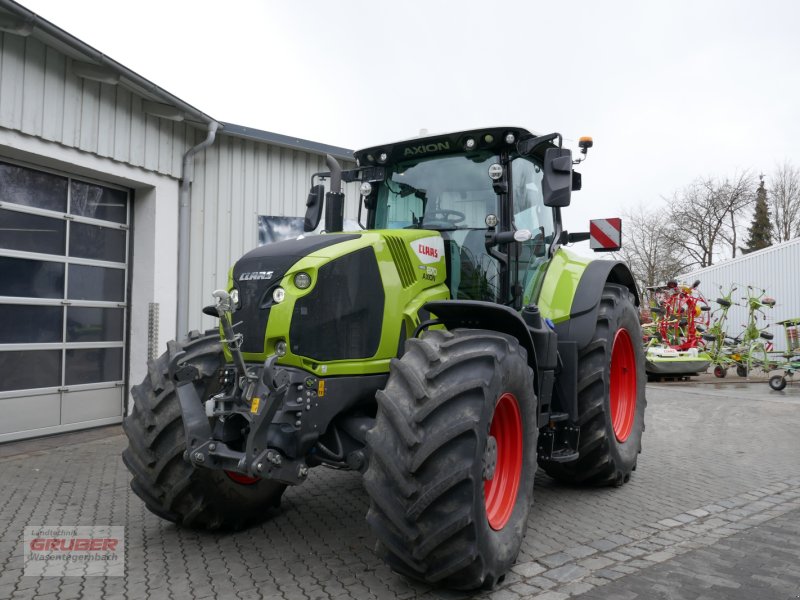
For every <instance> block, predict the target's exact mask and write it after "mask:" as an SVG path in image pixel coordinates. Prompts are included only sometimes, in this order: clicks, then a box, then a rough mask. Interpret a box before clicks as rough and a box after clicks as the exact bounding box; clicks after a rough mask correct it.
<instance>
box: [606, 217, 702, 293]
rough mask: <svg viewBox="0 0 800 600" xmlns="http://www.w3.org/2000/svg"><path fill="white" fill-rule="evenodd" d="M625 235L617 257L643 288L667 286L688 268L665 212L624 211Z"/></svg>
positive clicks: (623, 229)
mask: <svg viewBox="0 0 800 600" xmlns="http://www.w3.org/2000/svg"><path fill="white" fill-rule="evenodd" d="M622 234H623V243H622V248H621V249H620V251H619V252H617V253H616V254H617V256H619V258H621V259H622V260H624V261H626V262H627V263H628V265H630V267H631V270H632V271H633V275H634V277H636V280H637V283H638V284H639V287H640V289H642V290H644V289H646V288H647V287H650V286H654V285H659V284H662V283H665V282H666V281H668V280H669V279H671V278H673V277H675V276H676V275H678V274H679V273H681V272H682V271H684V270H685V269H686V267H687V260H686V258H685V255H684V253H683V252H682V249H681V247H680V246H678V245H677V244H675V242H674V241H673V240H672V239H671V236H670V235H669V232H668V228H667V226H666V223H665V218H664V211H663V210H652V211H651V210H647V209H646V208H645V207H644V206H643V205H641V204H640V205H639V206H637V207H636V208H635V209H632V210H628V211H624V212H623V227H622Z"/></svg>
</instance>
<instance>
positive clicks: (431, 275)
mask: <svg viewBox="0 0 800 600" xmlns="http://www.w3.org/2000/svg"><path fill="white" fill-rule="evenodd" d="M419 268H420V269H421V270H423V271H425V272H424V273H423V274H422V278H423V279H426V280H428V281H436V276H437V275H438V274H439V269H437V268H436V267H427V266H425V265H420V266H419Z"/></svg>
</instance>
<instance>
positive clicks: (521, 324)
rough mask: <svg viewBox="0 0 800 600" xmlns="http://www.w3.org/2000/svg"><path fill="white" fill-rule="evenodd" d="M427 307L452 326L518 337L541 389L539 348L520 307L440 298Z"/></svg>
mask: <svg viewBox="0 0 800 600" xmlns="http://www.w3.org/2000/svg"><path fill="white" fill-rule="evenodd" d="M423 308H424V309H425V310H427V311H429V312H431V313H433V314H434V315H435V316H436V318H437V319H438V320H439V321H441V322H442V323H443V324H444V326H445V327H447V328H448V329H457V328H459V327H461V328H467V329H490V330H492V331H499V332H500V333H506V334H508V335H510V336H513V337H515V338H517V340H519V343H520V345H521V346H522V347H523V348H525V351H526V352H527V353H528V364H529V365H530V366H531V368H532V369H533V373H534V388H535V389H536V391H537V393H538V390H539V382H538V376H537V375H536V373H537V362H536V350H535V349H534V347H533V339H531V334H530V332H529V331H528V326H527V325H526V324H525V321H523V320H522V317H521V316H520V314H519V313H518V312H517V311H516V310H514V309H513V308H509V307H508V306H503V305H502V304H495V303H493V302H483V301H481V300H436V301H433V302H427V303H425V305H424V306H423Z"/></svg>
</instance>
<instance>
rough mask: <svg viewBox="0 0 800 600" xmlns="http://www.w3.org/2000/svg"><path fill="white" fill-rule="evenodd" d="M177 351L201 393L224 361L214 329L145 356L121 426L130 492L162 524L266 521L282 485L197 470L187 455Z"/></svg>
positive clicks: (224, 525) (228, 525) (238, 525)
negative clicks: (176, 381)
mask: <svg viewBox="0 0 800 600" xmlns="http://www.w3.org/2000/svg"><path fill="white" fill-rule="evenodd" d="M182 350H185V351H186V353H187V356H188V357H191V358H190V359H189V361H190V363H191V364H192V365H194V366H195V367H197V368H198V370H199V371H200V374H201V377H200V379H198V381H197V382H195V384H194V385H195V386H196V388H197V392H198V395H199V396H200V398H205V397H206V396H207V392H208V390H209V388H210V387H211V386H213V385H214V384H215V383H216V377H217V371H218V370H219V368H220V367H221V366H222V365H223V363H224V358H223V354H222V346H221V345H220V341H219V333H218V332H217V331H215V330H214V331H209V332H206V335H205V336H201V334H200V333H199V332H196V331H194V332H191V333H190V334H189V337H188V338H187V339H185V340H183V341H182V342H179V343H174V342H170V349H169V351H168V352H165V353H164V354H162V355H161V356H160V357H159V358H158V359H156V360H155V361H150V363H149V364H148V374H147V376H146V377H145V378H144V381H142V383H140V384H139V385H137V386H134V387H133V389H132V390H131V395H132V396H133V400H134V404H133V411H132V412H131V414H130V415H128V416H127V417H125V420H124V421H123V423H122V427H123V429H124V430H125V434H126V435H127V436H128V447H127V448H126V449H125V451H124V452H123V453H122V460H123V462H124V463H125V466H126V467H128V470H129V471H130V472H131V474H132V475H133V478H132V480H131V489H132V490H133V492H134V493H135V494H136V495H137V496H139V498H141V499H142V501H143V502H144V503H145V506H146V507H147V509H148V510H149V511H150V512H152V513H153V514H155V515H158V516H159V517H161V518H162V519H166V520H167V521H172V522H173V523H177V524H180V525H185V526H187V527H193V528H199V529H229V530H237V529H242V528H244V527H247V526H248V525H251V524H253V523H256V522H259V521H262V520H264V519H265V518H267V517H268V516H269V515H270V513H271V511H270V507H272V506H277V505H278V504H279V503H280V498H281V495H282V494H283V491H284V490H285V489H286V486H285V485H283V484H279V483H276V482H274V481H268V480H265V479H254V478H248V477H245V476H241V475H238V474H235V473H231V474H228V473H226V472H224V471H220V470H217V469H204V468H196V467H194V466H193V465H191V464H189V463H188V462H187V461H186V460H184V458H183V455H184V452H185V450H186V438H185V436H184V429H183V415H182V413H181V408H180V403H179V401H178V397H177V394H176V392H175V386H174V385H173V383H172V381H170V379H169V362H170V358H171V356H174V354H175V353H176V352H179V351H182Z"/></svg>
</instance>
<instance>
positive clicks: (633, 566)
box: [0, 380, 800, 600]
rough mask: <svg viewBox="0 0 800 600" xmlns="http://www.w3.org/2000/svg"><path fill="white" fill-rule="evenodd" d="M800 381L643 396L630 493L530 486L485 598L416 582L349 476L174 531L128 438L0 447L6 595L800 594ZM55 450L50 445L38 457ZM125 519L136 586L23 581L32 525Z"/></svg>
mask: <svg viewBox="0 0 800 600" xmlns="http://www.w3.org/2000/svg"><path fill="white" fill-rule="evenodd" d="M798 388H800V386H796V385H793V386H790V387H788V388H787V389H786V390H784V391H783V392H774V391H772V390H770V389H769V388H768V386H767V385H766V383H763V382H758V383H747V382H745V381H743V380H740V381H737V380H732V381H725V382H723V383H718V384H717V383H712V384H702V383H681V384H656V385H649V386H648V400H649V406H648V409H647V418H646V421H647V431H646V432H645V436H644V452H643V454H642V455H641V457H640V460H639V467H638V469H637V471H636V472H635V473H634V477H633V478H632V480H631V482H630V483H629V484H627V485H625V486H623V487H622V488H606V489H597V490H584V489H579V488H572V487H569V486H563V485H560V484H557V483H556V482H554V481H552V480H551V479H549V478H548V477H547V476H545V475H543V474H541V473H540V474H538V475H537V477H536V489H535V492H534V496H535V502H534V505H533V508H532V513H531V517H530V521H529V527H528V533H527V535H526V538H525V541H524V543H523V547H522V551H521V553H520V556H519V558H518V562H517V564H516V566H515V567H514V569H513V570H512V572H511V573H509V575H508V577H507V578H506V579H505V581H504V582H503V583H502V584H500V585H499V586H498V587H497V588H495V589H494V590H492V591H489V592H480V593H478V594H463V593H453V592H448V591H443V590H437V589H431V588H429V587H427V586H421V585H419V584H415V583H411V582H408V581H407V580H405V579H403V578H401V577H398V576H396V575H394V574H393V573H391V572H390V571H389V570H388V569H387V568H386V567H385V566H384V565H383V563H382V562H381V561H380V560H379V559H377V558H376V557H375V555H374V554H373V552H372V547H373V543H374V540H373V539H372V537H371V535H370V533H369V530H368V528H367V526H366V524H365V522H364V515H365V513H366V509H367V497H366V494H365V492H364V491H363V487H362V485H361V480H360V477H359V476H358V475H356V474H353V473H349V472H343V471H333V470H327V469H316V470H314V471H312V475H311V476H310V477H309V481H307V482H306V483H305V484H304V485H302V486H300V487H296V488H291V489H289V490H288V491H287V493H286V495H285V497H284V502H283V507H282V509H281V511H280V512H279V514H278V515H276V517H275V518H273V519H272V520H271V521H269V522H267V523H265V524H264V525H262V526H259V527H255V528H253V529H249V530H247V531H244V532H240V533H236V534H224V535H221V534H207V533H201V532H196V531H191V530H186V529H180V528H177V527H175V526H174V525H172V524H170V523H167V522H165V521H163V520H161V519H159V518H157V517H156V516H154V515H152V514H150V513H149V512H148V511H147V510H146V509H145V508H144V506H143V504H142V503H141V502H140V501H139V499H138V498H137V497H136V496H134V495H133V494H132V493H131V492H130V490H129V487H128V481H129V477H128V473H127V471H126V469H125V467H124V466H123V465H122V462H121V460H120V453H121V451H122V449H123V448H124V447H125V438H124V437H123V436H121V435H112V436H111V437H107V438H104V439H91V440H89V441H85V442H79V443H76V442H75V436H71V437H70V438H68V439H66V440H65V441H64V445H61V446H55V445H54V444H52V443H49V444H47V445H44V444H43V449H42V450H36V449H35V446H33V447H31V444H30V443H28V444H27V445H26V446H24V448H23V450H24V452H25V453H24V454H16V455H15V452H14V447H13V446H11V445H6V446H0V449H2V452H0V599H4V598H42V599H43V598H48V599H50V598H59V599H67V598H131V599H133V598H136V599H138V598H145V597H147V598H172V599H181V598H243V599H244V598H262V597H263V598H270V599H272V598H275V599H279V598H285V599H287V600H292V599H295V598H297V599H302V600H317V599H319V600H323V599H328V598H336V599H346V598H355V599H362V598H364V599H366V598H378V599H383V598H401V599H406V598H409V599H410V598H445V599H457V598H466V597H476V598H481V599H491V600H505V599H509V600H514V599H517V598H540V599H542V600H564V599H565V598H568V597H571V596H576V597H583V598H585V599H586V600H590V599H591V600H594V599H599V598H615V599H619V600H623V599H625V600H634V599H637V598H693V599H694V598H697V599H700V598H703V599H716V598H720V599H721V598H734V599H739V598H741V599H744V598H747V599H748V600H750V599H759V600H760V599H765V600H769V599H772V598H775V599H777V600H784V599H789V598H795V597H797V596H800V566H798V565H800V543H798V539H799V538H800V536H798V534H799V533H800V530H799V529H798V526H797V523H798V522H800V519H799V518H798V517H800V389H798ZM45 446H46V447H45ZM56 524H61V525H123V526H125V528H126V575H125V577H124V578H123V577H119V578H113V577H107V578H103V577H86V578H72V577H65V578H53V577H25V576H23V573H22V532H23V527H24V526H26V525H56Z"/></svg>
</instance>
